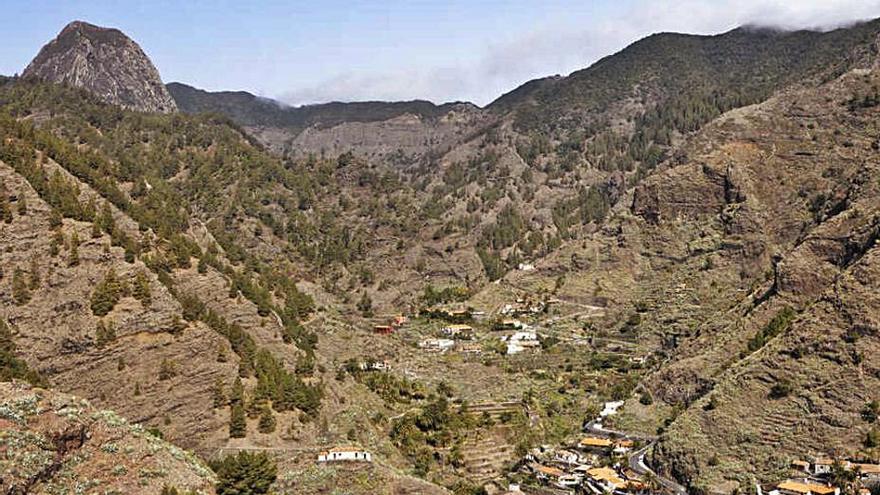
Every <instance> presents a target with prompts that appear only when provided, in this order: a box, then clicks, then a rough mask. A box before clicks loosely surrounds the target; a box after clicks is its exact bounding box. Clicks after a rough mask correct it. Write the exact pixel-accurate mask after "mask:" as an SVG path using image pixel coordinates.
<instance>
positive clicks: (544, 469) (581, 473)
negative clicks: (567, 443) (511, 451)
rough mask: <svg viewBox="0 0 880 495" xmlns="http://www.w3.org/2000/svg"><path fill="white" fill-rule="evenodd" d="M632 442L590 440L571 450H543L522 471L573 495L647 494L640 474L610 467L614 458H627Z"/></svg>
mask: <svg viewBox="0 0 880 495" xmlns="http://www.w3.org/2000/svg"><path fill="white" fill-rule="evenodd" d="M634 447H635V443H634V442H633V441H632V440H629V439H625V438H618V439H612V438H605V437H597V436H587V437H584V438H582V439H580V441H579V442H578V443H577V444H576V445H574V446H572V447H571V448H568V449H547V448H539V449H534V450H533V451H532V452H530V453H529V454H528V455H527V456H526V458H525V461H526V462H525V463H524V464H523V465H522V468H521V470H522V471H523V472H525V473H528V474H530V475H532V476H533V477H534V478H536V479H537V480H538V481H540V482H541V483H542V484H544V485H547V486H552V487H555V488H559V489H563V490H569V491H570V493H575V492H578V493H583V492H587V493H595V494H604V493H617V494H625V493H635V492H640V491H644V489H645V488H646V486H645V484H644V482H643V481H642V479H641V478H640V477H639V475H638V474H637V473H635V472H634V471H632V470H630V469H629V468H626V467H621V466H620V465H613V466H609V465H607V461H608V459H611V456H612V455H613V454H618V455H625V454H627V453H629V452H630V451H631V450H632V449H633V448H634Z"/></svg>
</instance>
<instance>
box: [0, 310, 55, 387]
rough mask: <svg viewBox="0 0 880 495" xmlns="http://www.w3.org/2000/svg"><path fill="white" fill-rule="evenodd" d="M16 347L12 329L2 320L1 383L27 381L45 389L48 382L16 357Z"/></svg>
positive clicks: (0, 337)
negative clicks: (14, 380)
mask: <svg viewBox="0 0 880 495" xmlns="http://www.w3.org/2000/svg"><path fill="white" fill-rule="evenodd" d="M15 353H16V347H15V341H14V340H13V335H12V329H11V328H9V324H8V323H6V320H4V319H2V318H0V381H2V382H8V381H11V380H13V379H16V380H25V381H27V382H29V383H31V384H33V385H36V386H40V387H45V386H47V384H46V381H45V380H44V379H43V377H41V376H40V374H39V373H37V372H36V371H34V370H32V369H30V368H28V365H27V363H25V362H24V361H23V360H21V359H19V358H18V357H16V355H15Z"/></svg>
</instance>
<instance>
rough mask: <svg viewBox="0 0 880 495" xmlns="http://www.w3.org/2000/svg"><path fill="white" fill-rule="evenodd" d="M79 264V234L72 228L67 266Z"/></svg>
mask: <svg viewBox="0 0 880 495" xmlns="http://www.w3.org/2000/svg"><path fill="white" fill-rule="evenodd" d="M77 265H79V235H77V233H76V231H75V230H74V231H73V233H72V234H70V252H69V253H68V254H67V266H77Z"/></svg>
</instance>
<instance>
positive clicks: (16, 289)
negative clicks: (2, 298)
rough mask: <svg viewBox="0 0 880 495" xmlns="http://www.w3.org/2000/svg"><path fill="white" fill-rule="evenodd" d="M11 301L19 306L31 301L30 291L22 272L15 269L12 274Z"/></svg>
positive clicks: (19, 269)
mask: <svg viewBox="0 0 880 495" xmlns="http://www.w3.org/2000/svg"><path fill="white" fill-rule="evenodd" d="M12 300H13V301H15V304H18V305H19V306H21V305H23V304H27V303H28V302H29V301H30V300H31V291H30V289H29V288H28V283H27V280H26V279H25V276H24V270H22V269H21V268H16V269H15V271H13V272H12Z"/></svg>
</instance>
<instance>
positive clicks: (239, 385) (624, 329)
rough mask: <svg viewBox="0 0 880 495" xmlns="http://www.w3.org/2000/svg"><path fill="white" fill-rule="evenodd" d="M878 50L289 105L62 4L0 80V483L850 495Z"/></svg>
mask: <svg viewBox="0 0 880 495" xmlns="http://www.w3.org/2000/svg"><path fill="white" fill-rule="evenodd" d="M878 40H880V21H877V20H875V21H868V22H864V23H857V24H855V25H852V26H849V27H846V28H840V29H835V30H830V31H825V32H819V31H791V32H787V31H777V30H770V29H766V30H765V29H758V28H739V29H735V30H733V31H729V32H727V33H723V34H720V35H715V36H696V35H680V34H672V33H663V34H657V35H653V36H650V37H648V38H645V39H643V40H641V41H638V42H636V43H635V44H633V45H631V46H629V47H627V48H626V49H624V50H623V51H621V52H619V53H616V54H613V55H610V56H608V57H606V58H604V59H602V60H600V61H599V62H597V63H596V64H594V65H592V66H590V67H589V68H586V69H583V70H580V71H577V72H575V73H573V74H571V75H569V76H566V77H556V78H547V79H541V80H536V81H532V82H529V83H526V84H525V85H523V86H521V87H520V88H517V89H515V90H513V91H511V92H509V93H507V94H505V95H503V96H501V97H499V98H498V99H497V100H496V101H495V102H493V103H491V104H489V105H487V106H485V107H478V106H476V105H473V104H470V103H464V102H456V103H448V104H442V105H435V104H434V103H431V102H427V101H412V102H360V103H328V104H321V105H311V106H303V107H287V106H283V105H281V104H278V103H277V102H272V101H268V100H265V99H261V98H258V97H255V96H253V95H251V94H249V93H244V92H216V93H215V92H207V91H202V90H200V89H197V88H194V87H192V86H189V85H186V84H182V83H170V84H168V85H167V86H165V85H164V84H162V82H161V79H160V77H159V72H158V70H157V69H156V68H155V67H154V66H153V64H152V62H151V61H150V60H149V58H147V56H146V54H145V53H144V51H143V50H142V49H141V48H140V47H139V46H138V45H137V44H136V43H135V42H134V41H132V40H131V39H129V38H128V37H127V36H126V35H124V34H123V33H122V32H121V31H118V30H115V29H107V28H101V27H98V26H94V25H91V24H88V23H84V22H74V23H71V24H69V25H68V26H67V27H65V28H64V29H63V30H62V31H61V33H60V34H59V35H58V37H57V38H56V39H55V40H53V41H51V42H50V43H49V44H48V45H46V47H45V48H44V49H43V50H42V51H41V52H40V53H39V54H38V55H37V57H36V58H35V59H34V61H33V62H32V63H31V64H30V65H29V66H28V68H27V69H26V70H25V72H24V73H23V74H22V76H21V77H18V76H16V77H4V78H0V343H2V346H0V377H2V379H3V383H0V433H2V435H0V437H2V438H3V439H5V440H3V441H2V442H0V449H3V450H2V452H5V453H6V458H5V460H0V471H2V473H3V474H2V481H0V488H2V490H4V491H5V492H7V493H73V491H64V490H63V489H62V488H70V487H71V486H72V483H73V481H71V480H72V479H73V478H76V479H82V482H83V483H85V484H84V485H82V486H81V487H80V488H79V490H80V491H79V492H78V493H80V492H81V493H111V492H112V493H157V494H158V493H161V494H163V495H166V494H167V495H170V494H171V493H222V494H225V493H233V492H231V491H225V490H227V488H228V487H227V488H225V487H226V486H227V485H225V483H231V482H230V481H229V480H230V479H232V478H234V476H235V474H230V473H238V471H236V470H237V469H240V470H249V472H259V473H260V474H261V475H264V476H265V478H266V479H267V480H269V481H268V482H267V483H266V487H265V488H266V491H253V492H248V493H267V491H268V489H269V488H268V486H269V485H271V486H272V490H274V491H273V493H302V494H325V493H326V494H330V493H359V494H378V493H385V494H422V493H425V494H434V493H436V494H442V493H454V494H456V495H465V494H480V493H486V494H490V495H495V494H502V493H517V492H521V493H533V494H560V495H561V494H563V493H569V494H573V493H597V494H598V493H608V492H613V493H672V494H674V495H680V494H683V493H696V494H708V493H744V492H752V491H756V490H762V491H768V492H770V493H773V492H772V490H778V493H780V494H788V493H806V492H805V491H804V490H807V489H806V488H804V486H808V485H809V486H812V487H813V488H812V489H809V492H810V493H833V490H834V489H835V488H838V489H840V490H841V491H840V492H839V493H857V492H858V491H859V490H860V489H871V490H875V489H877V488H878V486H877V481H878V480H877V479H875V478H876V476H875V475H876V472H880V468H878V467H877V465H878V462H880V451H878V448H880V426H878V425H877V423H876V421H877V413H878V411H880V406H877V401H878V400H880V397H877V394H876V391H877V390H878V386H880V383H878V380H880V361H878V358H877V356H878V353H877V347H878V345H880V344H878V343H880V340H878V338H880V334H878V331H877V329H878V325H880V323H878V321H877V319H878V317H880V316H878V315H880V306H878V304H880V300H878V297H877V283H878V280H880V279H878V277H877V274H876V273H875V272H876V271H877V270H878V269H880V264H878V263H877V256H878V252H877V239H878V238H880V211H878V208H880V206H878V205H880V202H878V196H880V181H878V177H880V169H878V167H880V162H878V159H877V151H878V148H880V144H878V143H880V128H878V126H877V121H878V115H880V96H878V91H880V90H878V88H880V69H878V68H877V67H878V53H880V48H878V47H880V44H878ZM7 382H9V383H7ZM103 410H112V411H113V412H112V413H110V412H106V411H103ZM22 411H23V412H22ZM70 411H75V413H74V412H70ZM122 418H125V420H123V419H122ZM83 425H85V426H83ZM77 428H79V429H77ZM108 429H109V430H110V431H108ZM86 431H88V432H89V435H86ZM71 432H74V433H75V434H71ZM91 432H94V434H92V433H91ZM71 435H73V436H71ZM105 437H112V438H110V439H108V438H105ZM119 443H124V444H125V447H120V446H119V445H118V444H119ZM119 449H122V450H121V451H122V452H125V454H126V455H127V456H128V457H126V459H128V460H126V461H125V462H124V463H123V462H122V461H119V462H120V464H119V465H118V466H115V467H112V468H111V467H109V465H108V463H110V462H116V459H118V456H116V455H117V454H118V453H119V452H120V450H119ZM183 449H186V450H183ZM75 451H83V452H88V455H87V456H86V455H83V456H80V455H79V454H74V453H73V452H75ZM145 451H149V452H150V453H151V455H147V454H144V452H145ZM25 452H27V453H30V452H34V455H33V456H29V457H28V455H29V454H28V455H25V454H24V453H25ZM24 457H27V458H28V460H29V461H28V462H31V463H32V464H27V465H26V466H25V467H22V468H19V467H16V466H18V465H19V464H20V462H21V459H23V458H24ZM102 458H104V459H102ZM108 459H112V461H111V460H108ZM824 461H828V462H827V463H823V462H824ZM119 466H122V467H119ZM242 466H244V467H242ZM822 466H826V467H822ZM875 471H876V472H875ZM254 476H256V475H254ZM86 478H88V479H91V481H88V482H87V481H85V479H86ZM798 480H800V481H798ZM804 480H807V481H804ZM799 483H800V484H799ZM135 487H136V488H135ZM817 487H818V488H817ZM828 490H830V491H828ZM759 493H760V491H759ZM839 493H838V494H836V495H839ZM859 493H861V492H859Z"/></svg>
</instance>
